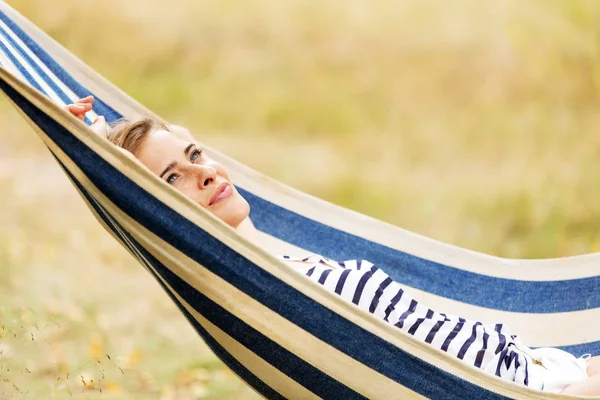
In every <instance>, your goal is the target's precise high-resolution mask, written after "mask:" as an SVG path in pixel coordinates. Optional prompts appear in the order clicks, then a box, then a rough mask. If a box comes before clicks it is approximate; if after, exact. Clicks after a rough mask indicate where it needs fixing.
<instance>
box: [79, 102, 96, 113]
mask: <svg viewBox="0 0 600 400" xmlns="http://www.w3.org/2000/svg"><path fill="white" fill-rule="evenodd" d="M75 105H77V106H80V107H83V109H84V110H85V112H88V111H91V110H92V105H91V104H90V103H75Z"/></svg>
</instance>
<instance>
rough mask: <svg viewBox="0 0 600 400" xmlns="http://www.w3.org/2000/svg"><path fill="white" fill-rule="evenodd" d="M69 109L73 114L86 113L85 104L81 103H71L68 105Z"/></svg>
mask: <svg viewBox="0 0 600 400" xmlns="http://www.w3.org/2000/svg"><path fill="white" fill-rule="evenodd" d="M67 109H68V110H69V111H70V112H71V113H72V114H82V113H85V107H84V106H83V105H79V104H69V105H68V106H67Z"/></svg>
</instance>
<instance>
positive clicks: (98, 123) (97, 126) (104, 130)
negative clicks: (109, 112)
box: [90, 116, 110, 139]
mask: <svg viewBox="0 0 600 400" xmlns="http://www.w3.org/2000/svg"><path fill="white" fill-rule="evenodd" d="M90 129H91V130H93V131H94V132H96V133H97V134H98V135H100V136H102V137H103V138H105V139H108V134H109V133H110V127H109V126H108V124H107V123H106V120H105V119H104V117H103V116H99V117H98V118H96V119H95V120H94V122H92V124H91V125H90Z"/></svg>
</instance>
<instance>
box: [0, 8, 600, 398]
mask: <svg viewBox="0 0 600 400" xmlns="http://www.w3.org/2000/svg"><path fill="white" fill-rule="evenodd" d="M0 63H1V66H2V68H0V89H2V91H3V92H4V93H5V94H6V95H7V96H8V98H9V99H10V100H11V102H12V103H13V104H14V105H15V106H16V108H17V109H18V110H20V111H21V112H22V114H23V116H24V117H25V118H26V119H27V120H28V121H30V122H31V124H32V126H33V127H34V128H35V130H36V131H37V132H38V134H39V135H40V137H41V139H42V140H43V141H44V143H45V144H46V146H47V147H48V149H49V150H50V152H51V153H52V155H53V156H54V157H55V159H56V161H57V162H58V163H59V164H60V166H61V167H62V168H63V169H64V171H65V173H66V174H67V175H68V177H69V178H70V180H71V181H72V182H73V184H74V185H75V187H76V189H77V190H78V191H79V193H80V194H81V196H82V197H83V199H84V200H85V202H86V203H87V204H88V206H89V208H90V210H91V211H92V212H93V213H94V215H95V216H96V217H97V219H98V221H100V223H101V224H102V225H103V226H104V227H105V228H106V229H107V230H108V231H109V232H110V233H111V234H112V235H113V236H114V237H115V238H116V239H117V240H118V241H119V242H120V243H121V244H122V245H123V246H125V248H127V249H128V250H129V251H130V252H131V254H132V255H133V256H134V257H135V258H137V260H138V261H139V262H140V263H141V264H142V265H143V266H144V267H145V268H146V269H147V270H148V271H149V272H150V273H151V274H152V275H153V276H154V277H155V278H156V280H157V281H158V283H159V284H160V285H161V286H162V287H163V289H164V290H165V292H166V293H167V294H168V295H169V296H170V297H171V299H172V300H173V301H174V302H175V303H176V305H177V306H178V307H179V309H180V310H181V312H182V313H183V314H184V315H185V317H186V318H187V319H188V320H189V322H190V323H191V324H192V325H193V327H194V328H195V330H196V331H197V332H198V334H199V335H200V336H201V337H202V339H203V340H204V341H205V342H206V343H207V344H208V346H209V347H210V348H211V349H212V351H213V352H214V353H215V354H216V355H217V356H218V357H219V358H220V359H221V360H222V361H223V362H224V363H225V364H226V365H227V366H228V367H229V368H231V369H232V370H233V371H234V372H235V373H236V374H237V375H238V376H239V377H240V378H241V379H243V380H244V381H245V382H246V383H247V384H248V385H250V386H251V387H252V388H254V390H256V391H257V392H258V393H259V394H260V395H262V396H264V397H266V398H269V399H283V398H292V399H313V398H335V399H364V398H372V399H400V398H402V399H404V398H423V397H428V398H443V399H465V398H471V399H501V398H529V399H531V398H537V399H557V398H564V396H559V395H556V394H550V393H546V392H541V391H536V390H532V389H529V388H527V387H522V386H519V385H517V384H515V383H512V382H508V381H504V380H502V379H500V378H498V377H495V376H492V375H490V374H487V373H484V372H483V371H481V370H479V369H477V368H475V367H473V366H470V365H467V364H466V363H463V362H462V361H460V360H458V359H456V358H455V357H453V356H449V355H448V354H446V353H444V352H443V351H441V350H437V349H435V348H433V347H432V346H430V345H428V344H426V343H423V342H420V341H419V340H417V339H415V338H414V337H412V336H411V335H408V334H406V333H404V332H402V331H400V330H399V329H397V328H395V327H393V326H391V325H389V324H387V323H385V322H383V321H381V320H378V319H377V318H375V317H374V316H372V315H371V314H369V313H367V312H365V311H362V310H360V309H359V308H358V307H356V306H354V305H353V304H348V303H346V302H344V301H343V300H342V299H341V298H339V297H338V296H337V295H335V294H332V293H329V292H327V291H326V290H325V289H324V288H323V287H321V286H319V285H317V284H315V283H313V282H311V281H310V280H309V279H306V278H305V277H304V276H301V275H300V274H298V273H297V272H296V271H293V270H292V269H291V268H289V267H288V266H286V265H285V264H284V263H283V262H281V261H280V260H278V259H276V258H275V257H274V256H273V255H271V253H269V252H267V251H265V250H264V249H261V248H259V247H257V246H255V245H253V244H252V243H250V242H248V241H247V240H245V239H244V238H242V237H240V236H239V235H238V234H237V233H236V232H235V231H234V230H233V229H231V228H230V227H228V226H226V225H225V224H224V223H223V222H221V221H220V220H218V219H216V218H215V217H214V216H213V215H212V214H210V213H209V212H207V211H205V210H204V209H202V208H201V207H199V206H198V205H197V204H194V203H193V202H192V201H191V200H189V199H187V198H186V197H185V196H183V195H182V194H180V193H179V192H177V191H176V190H175V189H173V188H171V187H168V186H167V185H164V183H163V182H162V181H161V180H160V179H159V178H158V177H156V176H154V175H153V174H151V173H150V172H149V171H148V170H147V169H145V168H144V167H143V166H142V165H141V164H140V163H139V162H137V161H136V160H134V159H132V158H130V157H127V156H125V155H124V154H122V153H121V152H120V151H119V150H118V149H116V148H115V147H114V146H113V145H112V144H110V143H109V142H108V141H106V140H104V139H102V138H100V137H98V136H97V135H95V134H94V133H93V132H91V130H89V129H87V128H86V127H85V126H83V124H81V123H80V122H79V121H78V120H77V119H76V118H75V117H73V116H72V115H70V114H69V113H68V112H66V111H64V110H62V108H61V107H62V106H64V105H65V104H67V103H71V102H73V101H74V100H75V99H77V98H80V97H85V96H87V95H89V94H93V95H94V97H95V98H96V101H95V103H94V112H95V113H96V114H98V115H104V116H105V117H106V119H107V121H109V122H110V121H114V120H115V119H118V118H120V117H121V116H123V117H127V118H135V117H136V116H140V115H152V113H151V112H150V111H148V110H146V109H145V108H143V107H142V106H141V105H139V104H138V103H136V102H135V101H134V100H133V99H131V98H130V97H128V96H127V95H125V94H124V93H122V92H121V91H120V90H119V89H118V88H116V87H114V86H113V85H112V84H110V83H109V82H107V81H106V80H105V79H103V78H102V77H100V76H99V75H98V74H96V73H95V72H94V71H93V70H92V69H90V68H89V67H87V66H86V65H84V64H83V63H82V62H81V61H79V60H78V59H77V58H76V57H74V56H73V55H72V54H70V53H69V52H68V51H67V50H65V49H64V48H62V47H61V46H60V45H59V44H58V43H56V42H54V41H53V40H52V39H51V38H49V37H48V36H47V35H45V34H44V33H43V32H42V31H40V30H39V29H38V28H36V27H35V26H34V25H33V24H31V23H30V22H29V21H27V20H26V19H25V18H24V17H22V16H21V15H19V14H18V13H17V12H16V11H14V10H13V9H12V8H10V7H9V6H8V5H7V4H6V3H4V2H0ZM88 123H89V121H88ZM205 147H206V148H207V149H208V151H209V152H210V154H211V155H212V156H213V157H214V158H215V159H216V160H217V161H218V162H220V163H222V164H223V165H224V166H225V167H226V168H227V170H228V171H229V174H230V176H231V178H232V180H233V181H234V183H235V184H236V185H237V187H238V188H239V190H240V192H241V193H242V195H243V196H244V197H245V198H246V199H247V200H248V202H249V203H250V206H251V209H252V211H251V218H252V220H253V222H254V224H255V226H256V227H257V229H258V230H259V231H260V232H261V235H262V236H263V239H264V240H265V241H266V242H267V243H269V246H271V247H272V248H277V249H280V253H282V254H285V253H288V254H297V252H298V251H299V250H300V249H304V250H306V251H310V252H315V253H319V254H322V255H324V256H326V257H329V258H333V259H337V260H344V259H354V258H362V259H366V260H369V261H371V262H373V263H375V264H376V265H379V266H381V267H382V268H383V269H384V270H385V271H387V272H388V273H389V274H390V276H391V277H392V278H393V279H395V280H396V281H398V282H400V283H401V284H403V286H405V287H406V288H407V291H409V292H410V294H411V295H412V296H414V297H415V298H416V299H417V300H419V301H422V302H423V303H424V304H427V305H428V306H430V307H433V309H435V310H440V311H450V313H451V314H454V315H462V316H466V317H469V318H473V319H478V320H481V321H485V322H502V323H505V324H506V325H507V326H508V327H510V329H511V331H512V332H513V333H516V334H519V335H520V336H521V338H522V339H523V341H524V342H525V343H527V344H528V345H530V346H553V347H559V348H562V349H564V350H567V351H570V352H572V353H573V354H574V355H576V356H579V355H581V354H583V353H592V354H600V329H599V328H600V324H599V322H598V321H600V278H599V275H598V261H599V260H600V256H599V255H598V254H591V255H585V256H579V257H570V258H563V259H554V260H509V259H503V258H498V257H492V256H488V255H484V254H480V253H476V252H473V251H469V250H465V249H461V248H458V247H454V246H450V245H448V244H444V243H441V242H437V241H434V240H431V239H428V238H425V237H422V236H419V235H416V234H414V233H410V232H407V231H405V230H402V229H399V228H396V227H394V226H391V225H389V224H386V223H383V222H380V221H377V220H374V219H372V218H369V217H366V216H364V215H360V214H358V213H355V212H352V211H349V210H346V209H343V208H341V207H338V206H335V205H332V204H330V203H327V202H324V201H322V200H319V199H316V198H313V197H311V196H308V195H306V194H304V193H301V192H298V191H296V190H294V189H291V188H289V187H286V186H284V185H282V184H280V183H277V182H275V181H273V180H271V179H269V178H267V177H265V176H262V175H260V174H259V173H257V172H255V171H253V170H251V169H249V168H247V167H245V166H243V165H241V164H239V163H237V162H235V161H234V160H231V159H229V158H227V157H226V156H224V155H222V154H220V153H219V152H217V151H215V150H214V149H211V148H210V147H209V146H205ZM306 232H309V233H310V234H305V233H306ZM174 356H176V355H174Z"/></svg>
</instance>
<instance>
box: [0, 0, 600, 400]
mask: <svg viewBox="0 0 600 400" xmlns="http://www.w3.org/2000/svg"><path fill="white" fill-rule="evenodd" d="M10 3H11V5H12V6H13V7H15V8H16V9H17V10H19V11H20V12H21V13H23V14H24V15H25V16H27V17H28V18H29V19H31V20H32V21H33V22H34V23H36V24H37V25H38V26H40V27H41V28H42V29H44V30H45V31H46V32H47V33H49V34H50V35H51V36H52V37H54V38H55V39H57V40H58V41H59V42H61V43H62V44H63V45H64V46H66V47H67V48H68V49H70V50H71V51H72V52H74V53H75V54H76V55H78V56H79V57H80V58H81V59H83V60H84V61H85V62H87V63H88V64H90V65H91V66H92V67H94V68H95V69H96V70H97V71H99V72H100V73H101V74H103V75H104V76H106V77H107V78H108V79H109V80H111V81H112V82H114V83H115V84H116V85H117V86H119V87H121V88H122V89H123V90H125V91H126V92H127V93H129V94H130V95H132V96H133V97H135V98H136V99H137V100H139V101H140V102H142V103H143V104H145V105H146V106H148V107H149V108H151V109H153V110H154V111H156V112H157V113H158V114H160V115H162V116H163V117H165V118H166V119H167V120H169V121H172V122H175V123H180V124H182V125H186V126H188V127H190V128H191V129H192V131H193V132H194V133H195V135H196V136H197V137H198V138H200V140H202V141H204V142H206V143H209V144H211V145H212V146H213V147H215V148H218V149H220V150H221V151H223V152H225V153H226V154H229V155H230V156H232V157H234V158H236V159H238V160H240V161H242V162H244V163H246V164H248V165H249V166H251V167H253V168H255V169H257V170H259V171H261V172H264V173H266V174H267V175H270V176H272V177H274V178H276V179H279V180H281V181H283V182H285V183H287V184H289V185H291V186H294V187H296V188H298V189H301V190H304V191H306V192H309V193H311V194H314V195H316V196H318V197H321V198H324V199H326V200H329V201H332V202H334V203H337V204H341V205H343V206H346V207H349V208H352V209H355V210H357V211H360V212H362V213H365V214H369V215H372V216H375V217H377V218H380V219H383V220H386V221H389V222H391V223H393V224H396V225H399V226H401V227H404V228H407V229H409V230H412V231H415V232H418V233H421V234H424V235H427V236H430V237H433V238H436V239H439V240H443V241H446V242H450V243H453V244H457V245H459V246H464V247H468V248H471V249H474V250H478V251H482V252H486V253H491V254H495V255H500V256H505V257H514V258H530V257H534V258H546V257H561V256H569V255H575V254H581V253H587V252H593V251H598V250H599V249H600V248H599V246H598V244H599V243H600V174H599V173H598V167H599V166H600V160H599V155H600V134H599V133H600V132H599V128H600V113H599V110H600V108H599V106H600V90H599V89H600V2H598V1H596V0H587V1H586V0H579V1H578V0H564V1H554V0H537V1H536V0H514V1H511V0H497V1H479V0H460V1H458V0H456V1H453V2H446V1H443V0H439V1H433V0H405V1H381V0H328V1H325V2H324V1H317V0H287V1H275V0H252V1H247V0H238V1H231V0H219V1H217V0H205V1H201V2H200V1H195V0H170V1H168V2H162V1H161V2H159V1H152V2H150V1H142V0H128V1H121V0H104V1H99V0H87V1H82V0H61V1H50V0H15V1H11V2H10ZM0 120H1V121H2V126H3V128H2V129H1V130H0V185H1V186H0V187H1V190H0V201H1V205H2V208H1V210H2V211H1V212H0V324H1V326H0V398H1V399H4V398H23V399H51V398H56V399H63V398H86V399H184V400H185V399H217V398H218V399H254V398H256V397H257V396H256V395H255V394H254V393H253V392H252V391H251V390H250V389H247V388H246V387H245V386H244V385H243V384H242V383H241V382H239V381H238V380H237V378H236V377H235V376H234V375H233V374H232V373H231V372H229V371H228V370H227V369H225V368H224V367H223V366H222V364H220V363H219V362H218V361H217V360H216V359H215V358H214V356H212V354H211V353H210V352H209V351H208V349H207V348H206V347H205V345H204V344H203V343H202V342H201V341H200V340H199V339H198V338H197V336H196V335H195V333H194V332H193V330H192V328H191V327H190V326H189V325H188V323H187V322H186V321H185V320H184V318H183V317H182V316H181V315H180V313H179V312H178V311H177V310H176V308H175V307H174V305H173V304H171V302H170V300H168V298H167V296H166V295H164V294H163V292H162V291H161V289H160V288H159V287H158V285H157V284H156V283H155V282H154V281H153V280H152V279H151V277H150V275H149V274H147V273H146V272H145V271H144V270H143V269H142V268H141V267H140V266H139V265H137V264H136V262H134V260H133V259H132V258H131V257H130V256H129V255H128V254H127V253H126V252H125V250H124V249H122V248H121V247H120V246H119V245H117V243H116V241H114V240H113V239H112V237H110V236H109V234H108V233H106V232H105V231H104V230H103V229H102V228H101V226H100V225H99V224H98V223H97V222H96V221H95V220H94V218H93V217H92V215H91V213H90V212H89V211H88V210H87V208H86V207H85V205H84V203H83V201H82V200H81V199H80V198H79V196H78V195H77V193H76V191H75V190H74V188H73V187H72V186H71V184H70V183H69V182H68V181H67V178H66V177H65V176H64V174H63V173H62V172H61V171H60V169H59V167H58V165H57V164H56V163H55V161H54V160H53V159H52V158H51V156H50V154H49V153H48V152H47V150H45V148H44V147H43V145H42V142H41V141H40V140H39V139H38V138H37V136H36V134H35V133H34V132H33V130H32V129H31V128H30V127H29V126H28V125H27V124H26V123H25V122H24V121H23V120H22V119H21V117H20V116H19V115H18V114H17V112H16V111H14V110H13V109H12V108H11V106H10V105H9V104H8V103H7V101H6V100H2V102H1V104H0ZM358 256H360V255H357V257H358Z"/></svg>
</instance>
